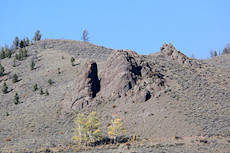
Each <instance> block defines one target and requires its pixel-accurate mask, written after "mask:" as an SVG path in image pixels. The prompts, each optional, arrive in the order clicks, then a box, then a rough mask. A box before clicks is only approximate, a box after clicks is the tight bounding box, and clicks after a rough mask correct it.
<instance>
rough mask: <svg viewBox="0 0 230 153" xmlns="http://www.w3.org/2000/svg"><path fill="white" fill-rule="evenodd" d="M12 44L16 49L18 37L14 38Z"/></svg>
mask: <svg viewBox="0 0 230 153" xmlns="http://www.w3.org/2000/svg"><path fill="white" fill-rule="evenodd" d="M13 44H14V46H15V48H16V49H17V48H18V46H19V39H18V37H15V38H14V41H13Z"/></svg>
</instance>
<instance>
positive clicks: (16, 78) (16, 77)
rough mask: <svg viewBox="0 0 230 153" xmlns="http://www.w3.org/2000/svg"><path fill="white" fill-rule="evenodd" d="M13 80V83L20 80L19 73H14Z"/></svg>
mask: <svg viewBox="0 0 230 153" xmlns="http://www.w3.org/2000/svg"><path fill="white" fill-rule="evenodd" d="M12 82H13V83H16V82H18V75H17V74H14V75H13V78H12Z"/></svg>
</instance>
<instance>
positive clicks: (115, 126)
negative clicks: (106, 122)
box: [108, 119, 126, 144]
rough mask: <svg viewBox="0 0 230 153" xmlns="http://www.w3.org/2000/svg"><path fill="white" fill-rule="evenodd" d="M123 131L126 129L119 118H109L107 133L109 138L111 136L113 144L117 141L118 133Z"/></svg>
mask: <svg viewBox="0 0 230 153" xmlns="http://www.w3.org/2000/svg"><path fill="white" fill-rule="evenodd" d="M125 132H126V130H125V128H124V127H123V124H122V123H121V122H120V119H115V120H111V125H110V126H109V127H108V135H109V137H110V138H113V140H114V143H115V144H116V143H117V142H119V137H120V135H121V134H123V133H125Z"/></svg>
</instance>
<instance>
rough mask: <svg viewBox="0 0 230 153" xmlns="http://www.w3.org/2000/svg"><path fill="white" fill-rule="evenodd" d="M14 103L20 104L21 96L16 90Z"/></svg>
mask: <svg viewBox="0 0 230 153" xmlns="http://www.w3.org/2000/svg"><path fill="white" fill-rule="evenodd" d="M14 104H15V105H17V104H19V96H18V93H17V92H16V94H15V96H14Z"/></svg>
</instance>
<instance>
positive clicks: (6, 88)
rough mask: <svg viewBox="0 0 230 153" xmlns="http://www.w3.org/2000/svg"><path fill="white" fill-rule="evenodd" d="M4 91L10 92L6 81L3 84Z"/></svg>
mask: <svg viewBox="0 0 230 153" xmlns="http://www.w3.org/2000/svg"><path fill="white" fill-rule="evenodd" d="M2 92H3V93H4V94H6V93H7V92H8V86H7V84H6V82H4V84H3V86H2Z"/></svg>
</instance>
